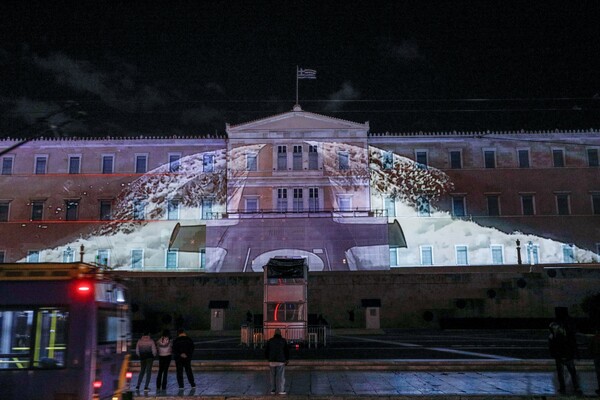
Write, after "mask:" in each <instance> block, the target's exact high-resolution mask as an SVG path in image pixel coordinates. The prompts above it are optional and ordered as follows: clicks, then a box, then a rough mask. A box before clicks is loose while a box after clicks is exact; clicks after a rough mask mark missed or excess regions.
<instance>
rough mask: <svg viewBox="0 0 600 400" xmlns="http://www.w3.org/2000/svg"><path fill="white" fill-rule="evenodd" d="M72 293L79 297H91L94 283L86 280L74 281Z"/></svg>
mask: <svg viewBox="0 0 600 400" xmlns="http://www.w3.org/2000/svg"><path fill="white" fill-rule="evenodd" d="M73 291H74V292H75V295H77V296H79V297H89V296H93V293H94V283H93V282H91V281H88V280H76V281H75V282H74V285H73Z"/></svg>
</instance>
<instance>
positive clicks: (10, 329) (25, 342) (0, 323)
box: [0, 310, 34, 369]
mask: <svg viewBox="0 0 600 400" xmlns="http://www.w3.org/2000/svg"><path fill="white" fill-rule="evenodd" d="M33 314H34V312H33V310H0V369H24V368H29V367H30V365H29V360H30V353H31V328H32V326H33Z"/></svg>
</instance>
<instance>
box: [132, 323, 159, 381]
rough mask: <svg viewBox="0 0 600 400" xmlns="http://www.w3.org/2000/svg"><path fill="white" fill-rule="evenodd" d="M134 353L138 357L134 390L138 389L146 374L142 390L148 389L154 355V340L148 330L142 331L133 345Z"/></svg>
mask: <svg viewBox="0 0 600 400" xmlns="http://www.w3.org/2000/svg"><path fill="white" fill-rule="evenodd" d="M135 354H137V356H138V357H139V358H140V375H139V376H138V381H137V385H136V386H135V389H136V390H140V384H141V383H142V380H143V379H144V375H146V384H145V385H144V391H148V390H150V388H149V387H148V385H149V384H150V375H151V374H152V363H153V362H154V357H156V344H154V340H152V338H150V332H144V334H143V335H142V337H141V338H140V340H138V342H137V344H136V346H135Z"/></svg>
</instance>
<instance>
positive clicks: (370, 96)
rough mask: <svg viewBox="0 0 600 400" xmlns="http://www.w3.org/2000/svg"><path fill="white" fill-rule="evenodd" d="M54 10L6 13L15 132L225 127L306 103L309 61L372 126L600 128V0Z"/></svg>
mask: <svg viewBox="0 0 600 400" xmlns="http://www.w3.org/2000/svg"><path fill="white" fill-rule="evenodd" d="M46 3H55V2H44V3H40V2H35V3H34V2H28V1H9V2H3V3H2V5H1V6H0V21H1V25H0V71H2V75H1V78H0V112H1V115H2V117H1V120H0V129H1V131H0V136H2V137H5V136H19V135H20V136H23V135H29V134H35V133H37V132H39V131H40V130H42V131H43V130H44V129H46V128H47V125H48V123H50V124H53V125H58V126H59V128H58V131H60V132H61V133H60V134H68V135H80V136H98V135H101V136H105V135H111V136H123V135H173V134H178V135H181V134H186V135H199V134H206V133H211V134H212V133H215V132H217V133H223V132H224V130H225V122H229V123H232V124H237V123H242V122H246V121H249V120H253V119H257V118H261V117H265V116H268V115H272V114H275V113H279V112H284V111H288V110H291V108H292V106H293V104H294V102H295V89H296V86H295V83H296V80H295V73H296V65H299V66H300V67H304V68H312V69H316V70H317V80H314V81H312V80H302V81H300V104H301V105H302V107H303V109H304V110H307V111H312V112H317V113H323V114H327V115H332V116H335V117H338V118H344V119H348V120H353V121H357V122H364V121H367V120H368V121H370V123H371V131H372V132H385V131H390V132H392V131H393V132H406V131H415V130H417V131H418V130H424V131H448V130H513V129H555V128H562V129H565V128H566V129H582V128H600V123H599V122H600V18H599V17H600V2H598V1H561V2H546V1H515V2H511V1H498V2H495V1H472V2H463V1H439V2H438V1H436V2H430V1H424V0H422V1H415V2H402V1H388V2H376V1H359V2H358V1H357V2H354V1H344V2H341V1H339V2H338V1H336V2H331V1H319V2H317V1H315V2H306V1H302V2H301V1H277V2H258V1H243V2H233V1H229V2H226V1H211V2H208V1H206V2H202V1H196V2H189V3H188V2H185V3H184V2H175V1H174V2H161V3H160V4H161V5H160V6H159V5H156V6H148V5H143V6H141V5H137V4H141V3H142V2H134V1H132V2H125V1H122V2H112V1H106V2H104V1H100V2H85V1H82V2H73V3H72V4H71V2H65V4H67V5H59V6H57V5H47V4H46ZM58 3H61V4H62V2H58ZM125 3H127V4H128V3H135V4H136V5H123V4H125ZM40 4H43V7H41V6H40ZM72 102H75V104H73V103H72ZM64 107H68V110H67V111H65V112H60V111H61V110H62V109H63V108H64ZM77 111H83V112H84V113H85V114H84V115H83V114H81V113H77ZM52 113H56V114H54V115H53V116H51V117H50V118H47V119H46V120H44V121H39V120H38V118H40V117H44V116H47V115H49V114H52ZM74 116H79V119H77V120H73V117H74ZM36 121H37V122H36ZM65 122H69V123H68V124H65ZM63 124H64V125H63Z"/></svg>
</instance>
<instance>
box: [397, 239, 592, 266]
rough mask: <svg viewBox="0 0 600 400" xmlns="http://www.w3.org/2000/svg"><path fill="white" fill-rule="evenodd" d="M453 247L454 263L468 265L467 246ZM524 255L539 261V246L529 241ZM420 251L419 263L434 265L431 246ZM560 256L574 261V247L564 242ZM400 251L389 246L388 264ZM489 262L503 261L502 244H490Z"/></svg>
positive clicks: (528, 260) (499, 262) (533, 261)
mask: <svg viewBox="0 0 600 400" xmlns="http://www.w3.org/2000/svg"><path fill="white" fill-rule="evenodd" d="M597 246H598V248H597V254H600V243H599V244H598V245H597ZM454 249H455V252H454V253H455V262H456V265H469V248H468V246H466V245H457V246H455V247H454ZM523 250H524V254H525V257H523V262H525V263H527V264H539V263H540V248H539V246H538V245H537V244H533V243H531V242H529V244H527V245H526V246H524V248H523ZM419 252H420V264H421V265H434V264H435V260H434V253H433V246H430V245H423V246H419ZM562 256H563V262H564V263H574V262H575V252H574V248H573V246H572V245H570V244H564V245H563V247H562ZM400 261H401V260H400V253H399V249H397V248H390V266H391V267H398V266H400ZM489 262H490V263H491V264H495V265H500V264H504V263H505V258H504V246H503V245H491V246H490V258H489Z"/></svg>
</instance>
